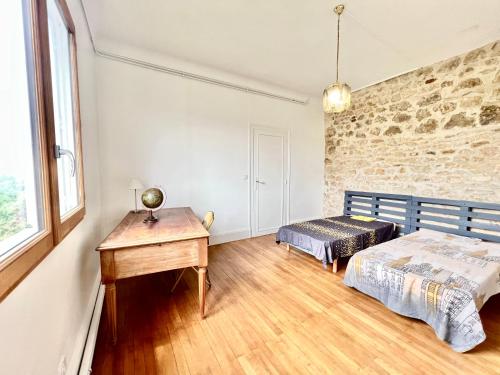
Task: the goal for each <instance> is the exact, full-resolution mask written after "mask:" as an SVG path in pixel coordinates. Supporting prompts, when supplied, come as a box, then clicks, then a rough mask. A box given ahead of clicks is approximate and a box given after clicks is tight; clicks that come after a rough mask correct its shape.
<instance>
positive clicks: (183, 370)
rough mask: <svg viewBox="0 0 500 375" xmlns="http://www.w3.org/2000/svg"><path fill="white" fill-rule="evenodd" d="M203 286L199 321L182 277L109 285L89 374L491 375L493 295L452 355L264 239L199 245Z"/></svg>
mask: <svg viewBox="0 0 500 375" xmlns="http://www.w3.org/2000/svg"><path fill="white" fill-rule="evenodd" d="M209 253H210V256H209V269H210V276H211V279H212V283H213V287H212V288H211V289H210V290H209V291H208V296H207V317H206V319H205V320H200V317H199V313H198V299H197V298H198V297H197V293H198V292H197V291H198V289H197V284H196V278H195V274H194V271H189V272H186V274H187V276H186V278H185V281H182V282H181V284H180V285H179V287H178V289H177V290H176V291H175V292H174V294H169V285H171V283H172V282H173V280H172V278H173V275H172V274H171V273H166V274H165V273H164V274H156V275H150V276H145V277H138V278H134V279H128V280H123V281H121V282H119V283H118V284H117V292H118V343H117V345H116V346H115V347H112V346H111V345H110V343H109V336H108V332H107V325H106V321H105V316H106V313H105V311H103V314H102V318H101V324H100V328H99V335H98V339H97V345H96V351H95V355H94V363H93V372H92V374H155V373H157V374H177V373H179V374H209V373H213V374H229V373H249V374H261V373H273V374H284V373H296V374H304V373H311V374H321V373H329V374H348V373H354V372H357V373H359V372H361V373H381V374H386V373H390V374H414V373H415V374H418V373H419V374H424V373H425V374H489V373H497V374H498V373H500V314H499V312H500V298H498V297H500V296H497V297H495V298H493V299H491V300H490V301H489V302H488V303H487V304H486V305H485V306H484V308H483V310H482V311H481V318H482V320H483V324H484V328H485V331H486V335H487V339H486V341H485V342H484V343H483V344H481V345H480V346H478V347H477V348H475V349H474V350H473V351H471V352H468V353H466V354H459V353H455V352H453V351H452V350H451V349H450V348H449V347H448V346H447V345H446V344H444V343H443V342H441V341H440V340H439V339H438V338H436V336H435V334H434V332H433V330H432V329H431V328H430V327H429V326H427V325H426V324H425V323H422V322H420V321H417V320H413V319H409V318H405V317H402V316H399V315H397V314H395V313H392V312H391V311H389V310H388V309H387V308H385V307H384V306H383V305H382V304H380V303H379V302H377V301H376V300H374V299H371V298H369V297H367V296H365V295H363V294H361V293H359V292H357V291H355V290H354V289H350V288H348V287H346V286H344V284H343V283H342V278H343V275H344V269H345V263H341V264H340V266H339V267H340V272H339V273H337V274H332V273H331V271H330V272H328V271H325V270H323V269H322V267H321V262H319V261H316V260H314V259H313V258H312V257H310V256H308V255H306V254H303V253H300V252H297V251H295V250H292V251H291V253H290V254H289V253H287V251H286V250H285V247H284V246H277V245H276V244H275V242H274V240H273V236H264V237H258V238H253V239H249V240H242V241H236V242H231V243H227V244H223V245H217V246H213V247H210V249H209Z"/></svg>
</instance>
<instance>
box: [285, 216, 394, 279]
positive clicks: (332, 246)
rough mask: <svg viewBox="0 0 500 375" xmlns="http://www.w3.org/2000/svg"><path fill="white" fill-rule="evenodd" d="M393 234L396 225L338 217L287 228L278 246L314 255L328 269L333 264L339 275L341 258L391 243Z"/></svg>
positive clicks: (287, 226)
mask: <svg viewBox="0 0 500 375" xmlns="http://www.w3.org/2000/svg"><path fill="white" fill-rule="evenodd" d="M393 232H394V224H393V223H388V222H381V221H376V220H375V221H370V222H366V221H362V220H357V219H356V218H352V217H350V216H336V217H327V218H324V219H317V220H310V221H305V222H301V223H296V224H291V225H285V226H283V227H281V228H279V230H278V233H276V243H278V244H280V243H282V242H283V243H286V244H287V246H289V245H292V246H293V247H295V248H297V249H299V250H302V251H304V252H306V253H309V254H312V255H314V257H316V259H318V260H321V261H322V262H323V266H324V267H325V268H326V267H327V265H328V264H329V263H332V264H333V272H337V260H338V259H339V258H342V257H348V256H351V255H353V254H354V253H356V252H357V251H360V250H363V249H366V248H367V247H369V246H373V245H376V244H378V243H381V242H384V241H388V240H390V239H392V236H393Z"/></svg>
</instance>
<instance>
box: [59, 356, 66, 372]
mask: <svg viewBox="0 0 500 375" xmlns="http://www.w3.org/2000/svg"><path fill="white" fill-rule="evenodd" d="M66 370H67V369H66V356H64V355H63V356H62V357H61V360H60V361H59V366H57V375H66Z"/></svg>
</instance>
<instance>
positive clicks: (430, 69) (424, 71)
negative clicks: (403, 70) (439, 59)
mask: <svg viewBox="0 0 500 375" xmlns="http://www.w3.org/2000/svg"><path fill="white" fill-rule="evenodd" d="M433 70H434V68H433V67H432V66H426V67H425V68H420V69H417V70H416V72H415V74H416V76H417V77H420V76H427V75H429V74H431V73H432V72H433Z"/></svg>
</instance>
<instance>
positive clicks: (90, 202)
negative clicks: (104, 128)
mask: <svg viewBox="0 0 500 375" xmlns="http://www.w3.org/2000/svg"><path fill="white" fill-rule="evenodd" d="M68 3H69V4H68V5H69V7H70V9H71V13H72V16H73V19H74V21H75V24H76V28H77V41H78V48H79V49H78V64H79V80H80V93H81V115H82V132H83V134H82V137H83V155H84V173H85V192H86V205H87V214H86V216H85V218H84V220H83V221H82V222H81V223H80V224H79V225H78V226H77V227H76V228H75V229H74V230H73V231H72V232H71V233H70V234H69V235H68V236H67V237H66V238H65V239H64V241H63V242H62V243H61V244H60V245H59V246H57V248H55V249H54V250H53V251H52V252H51V253H50V254H49V255H48V256H47V257H46V258H45V259H44V260H43V261H42V263H40V264H39V265H38V266H37V267H36V268H35V269H34V270H33V271H32V272H31V273H30V274H29V275H28V277H27V278H26V279H24V280H23V281H22V282H21V284H20V285H18V286H17V288H15V289H14V290H13V291H12V292H11V293H10V294H9V295H8V296H7V298H6V299H4V300H3V301H2V303H1V304H0V373H1V374H57V367H58V365H59V361H60V359H61V358H62V356H65V357H66V362H67V366H68V370H69V371H70V370H71V369H72V368H73V370H74V367H73V366H75V365H76V366H77V365H78V361H79V357H80V355H81V350H82V345H83V342H84V339H85V334H86V333H87V331H86V330H87V326H88V323H89V322H88V318H89V311H91V310H90V309H91V308H92V307H93V303H94V300H95V294H94V293H95V292H96V291H97V290H96V282H98V281H99V279H98V278H97V277H98V275H99V258H98V256H97V254H96V253H95V251H94V248H95V246H96V244H97V242H98V241H99V240H100V236H99V234H100V205H101V201H100V189H99V183H100V181H99V179H100V177H99V164H98V159H99V147H98V132H97V112H96V102H95V74H94V64H95V57H94V55H93V52H92V50H91V47H90V44H89V39H88V33H87V30H86V28H85V27H84V25H85V24H84V21H83V18H82V12H81V8H80V5H79V2H78V0H69V1H68ZM68 373H69V372H68Z"/></svg>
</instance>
